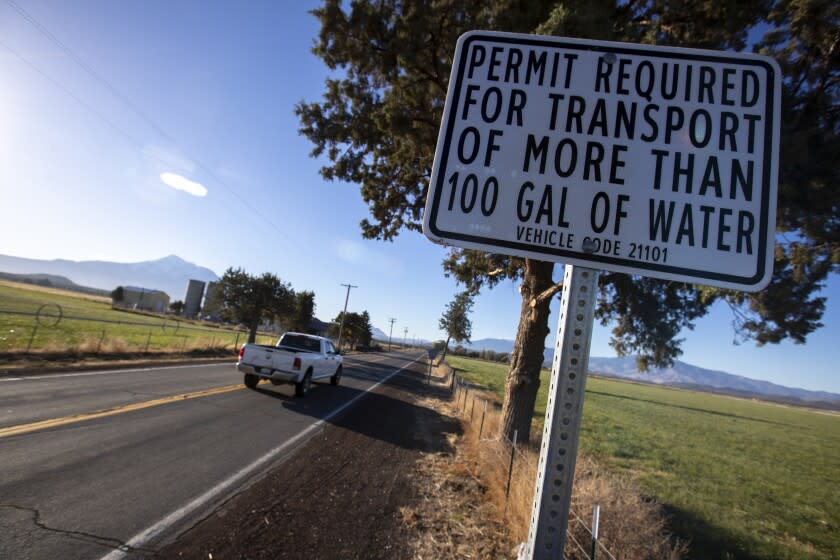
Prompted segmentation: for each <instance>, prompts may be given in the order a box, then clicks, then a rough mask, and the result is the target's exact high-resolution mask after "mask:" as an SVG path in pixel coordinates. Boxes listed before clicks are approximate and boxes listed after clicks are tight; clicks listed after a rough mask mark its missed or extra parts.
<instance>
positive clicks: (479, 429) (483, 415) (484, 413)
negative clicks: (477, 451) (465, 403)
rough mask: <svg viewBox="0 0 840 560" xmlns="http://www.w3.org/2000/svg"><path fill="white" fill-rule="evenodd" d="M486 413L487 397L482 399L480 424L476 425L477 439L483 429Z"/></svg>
mask: <svg viewBox="0 0 840 560" xmlns="http://www.w3.org/2000/svg"><path fill="white" fill-rule="evenodd" d="M486 415H487V399H484V412H482V413H481V425H480V426H479V427H478V439H479V440H480V439H481V433H482V432H483V431H484V417H485V416H486Z"/></svg>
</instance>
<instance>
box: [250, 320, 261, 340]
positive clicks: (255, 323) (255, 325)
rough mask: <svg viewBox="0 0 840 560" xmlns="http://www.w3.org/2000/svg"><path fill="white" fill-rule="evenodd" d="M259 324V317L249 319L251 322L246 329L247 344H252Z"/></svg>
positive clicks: (255, 338)
mask: <svg viewBox="0 0 840 560" xmlns="http://www.w3.org/2000/svg"><path fill="white" fill-rule="evenodd" d="M259 326H260V321H259V319H251V324H250V325H249V330H248V344H253V343H254V342H256V341H257V328H259Z"/></svg>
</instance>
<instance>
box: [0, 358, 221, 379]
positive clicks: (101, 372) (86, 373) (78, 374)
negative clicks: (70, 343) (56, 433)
mask: <svg viewBox="0 0 840 560" xmlns="http://www.w3.org/2000/svg"><path fill="white" fill-rule="evenodd" d="M235 364H236V362H211V363H207V364H190V365H186V366H155V367H144V368H131V369H128V368H127V369H108V370H97V371H81V372H76V373H53V374H45V375H37V374H36V375H27V376H24V377H0V383H2V382H3V381H38V380H39V379H56V378H60V377H87V376H90V375H109V374H112V373H132V372H138V371H159V370H163V369H187V368H197V367H207V366H229V365H235Z"/></svg>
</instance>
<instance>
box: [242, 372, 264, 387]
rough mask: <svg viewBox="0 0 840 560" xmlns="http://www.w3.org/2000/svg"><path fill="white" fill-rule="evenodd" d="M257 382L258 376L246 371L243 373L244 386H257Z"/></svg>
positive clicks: (258, 380)
mask: <svg viewBox="0 0 840 560" xmlns="http://www.w3.org/2000/svg"><path fill="white" fill-rule="evenodd" d="M259 382H260V378H259V376H257V375H254V374H253V373H246V374H245V386H246V387H248V388H249V389H253V388H255V387H256V386H257V384H259Z"/></svg>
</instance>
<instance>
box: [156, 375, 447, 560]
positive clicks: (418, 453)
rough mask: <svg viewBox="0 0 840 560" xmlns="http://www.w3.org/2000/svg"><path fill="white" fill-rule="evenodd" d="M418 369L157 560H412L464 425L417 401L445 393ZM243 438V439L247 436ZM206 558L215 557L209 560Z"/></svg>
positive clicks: (335, 423)
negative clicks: (434, 460)
mask: <svg viewBox="0 0 840 560" xmlns="http://www.w3.org/2000/svg"><path fill="white" fill-rule="evenodd" d="M424 368H425V366H424V365H423V364H422V363H419V364H417V365H416V366H415V367H414V368H409V369H407V370H406V371H404V372H402V373H401V374H400V375H398V376H396V377H394V378H393V379H392V380H391V381H390V382H389V383H388V384H386V385H383V386H382V387H380V388H379V389H378V390H376V391H375V392H373V393H371V394H370V395H368V396H366V397H365V398H364V399H362V400H360V401H359V402H358V403H357V404H356V405H354V406H353V407H352V408H350V409H349V410H348V411H346V412H345V413H344V414H342V415H340V416H339V417H338V418H335V419H333V420H332V421H330V422H329V423H327V424H326V426H325V427H324V428H323V430H321V431H320V433H318V434H317V435H315V436H313V437H312V438H311V439H310V440H309V441H308V442H307V443H306V444H305V445H304V446H302V447H301V448H300V449H299V450H298V451H297V452H296V453H295V454H294V456H292V457H291V458H290V459H289V460H287V461H285V462H284V463H283V464H281V465H279V466H278V467H276V468H274V469H272V470H271V471H270V472H269V473H268V474H266V475H265V476H264V477H263V478H262V479H260V480H258V481H256V482H255V483H254V484H252V485H250V486H249V487H247V488H246V489H245V490H244V491H243V492H241V493H239V494H238V495H236V496H235V497H233V498H232V499H230V500H228V501H227V502H226V503H224V504H222V505H221V506H219V507H217V508H216V509H215V511H213V512H212V513H211V514H210V515H209V516H207V517H206V518H205V519H204V520H203V521H201V522H199V523H198V524H196V525H195V526H193V527H192V528H191V529H190V530H188V531H187V532H185V533H184V534H182V535H181V536H180V537H179V538H178V539H177V540H176V541H175V542H173V543H171V544H169V545H168V546H166V547H165V548H163V549H161V550H160V551H159V552H158V553H157V554H156V555H155V558H208V557H213V558H253V559H257V558H272V559H284V558H285V559H297V558H301V559H304V558H305V559H309V558H336V559H338V558H341V559H345V558H349V559H353V558H358V559H374V560H375V559H382V560H385V559H388V560H391V559H395V558H410V557H413V554H412V542H413V540H414V538H415V537H416V532H417V530H418V527H417V523H416V519H415V518H416V512H417V511H419V507H418V503H417V502H418V501H420V500H423V499H424V496H425V495H426V494H427V492H426V491H425V490H424V489H423V488H425V487H426V483H427V482H428V481H425V482H424V481H423V480H421V479H423V478H424V477H427V476H430V474H431V471H430V470H429V469H428V468H422V467H423V460H424V458H428V457H430V456H451V455H453V453H454V448H453V446H452V438H453V437H457V435H458V434H459V433H460V424H459V422H458V421H457V420H455V419H454V418H452V417H450V416H447V415H445V414H442V413H441V412H440V411H438V410H436V409H435V408H434V407H429V406H424V405H423V404H421V403H422V401H424V400H427V399H432V400H435V399H440V398H441V397H443V396H444V395H446V393H445V391H443V390H442V389H440V388H438V387H435V386H434V385H433V386H431V387H429V386H426V385H425V382H424V375H423V373H424ZM243 437H247V432H244V433H243ZM210 555H212V556H210Z"/></svg>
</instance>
